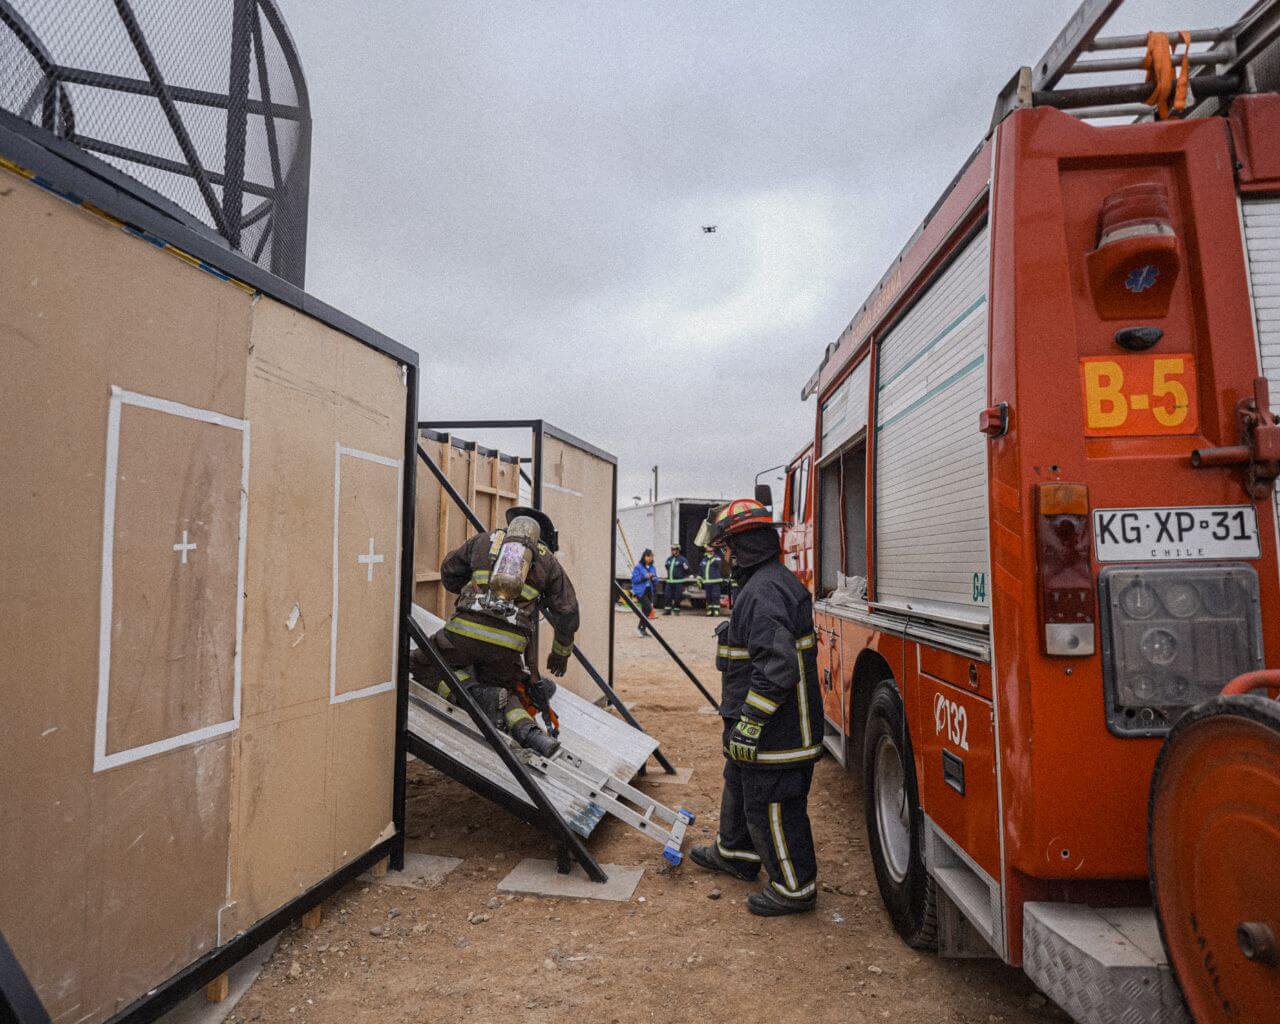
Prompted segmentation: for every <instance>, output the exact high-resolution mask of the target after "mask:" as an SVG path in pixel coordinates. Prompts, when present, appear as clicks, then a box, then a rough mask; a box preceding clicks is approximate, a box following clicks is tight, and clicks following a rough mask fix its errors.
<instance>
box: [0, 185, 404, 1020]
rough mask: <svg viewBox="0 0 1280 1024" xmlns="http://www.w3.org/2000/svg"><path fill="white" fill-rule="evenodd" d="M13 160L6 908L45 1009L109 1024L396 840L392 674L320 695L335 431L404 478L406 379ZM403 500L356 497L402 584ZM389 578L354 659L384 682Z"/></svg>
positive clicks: (5, 257) (4, 212)
mask: <svg viewBox="0 0 1280 1024" xmlns="http://www.w3.org/2000/svg"><path fill="white" fill-rule="evenodd" d="M0 177H2V179H3V180H2V181H0V184H2V185H3V187H0V236H3V237H5V238H6V239H16V240H21V242H20V244H12V245H6V246H3V247H0V357H2V359H3V365H4V369H5V374H4V376H3V379H0V388H3V391H4V398H5V407H6V415H5V417H4V418H3V421H2V422H3V426H2V427H0V430H2V431H3V434H2V435H0V493H2V494H4V495H5V498H6V499H7V500H8V501H9V502H10V504H8V505H6V515H5V529H4V530H3V531H0V566H3V577H2V579H3V587H0V619H2V620H3V621H4V623H5V629H4V630H3V631H0V706H3V707H4V709H5V710H4V715H3V722H4V726H3V732H2V738H3V742H2V743H0V865H3V884H2V885H0V928H2V929H3V931H4V933H5V936H6V938H7V939H8V940H9V941H10V943H11V944H12V945H13V947H14V949H15V952H16V953H17V955H18V957H19V959H20V961H21V962H22V963H23V964H24V966H25V967H26V969H27V970H28V972H29V973H30V975H31V978H32V981H33V982H34V984H35V985H36V988H37V991H38V992H39V994H40V996H41V998H42V1000H43V1001H44V1002H45V1004H46V1006H47V1007H48V1008H49V1010H50V1012H51V1013H52V1015H53V1017H54V1019H55V1021H58V1022H63V1021H75V1022H77V1024H97V1022H100V1021H103V1020H105V1019H106V1018H107V1017H108V1016H110V1015H111V1014H113V1013H115V1012H116V1011H118V1010H119V1009H121V1008H122V1007H124V1006H126V1005H128V1004H130V1003H132V1002H134V1001H135V1000H137V999H138V998H140V997H142V996H144V995H145V994H146V993H147V992H148V991H150V990H151V989H153V988H154V987H156V986H157V985H159V984H161V983H163V982H164V981H166V980H167V979H169V978H170V977H172V976H173V975H174V974H176V973H178V972H179V971H181V970H182V969H183V968H185V967H186V966H187V965H188V964H189V963H190V962H191V961H193V960H194V959H196V958H198V957H199V956H200V955H202V954H203V953H205V952H207V951H208V950H210V949H212V948H214V946H216V945H217V944H219V943H220V942H225V941H226V940H228V939H229V938H230V937H231V936H232V935H234V934H235V933H236V932H237V931H240V930H242V929H244V928H246V927H248V926H250V925H252V924H253V923H254V922H255V921H257V920H259V919H260V918H261V917H262V916H264V915H265V914H268V913H271V912H272V911H274V910H276V909H277V908H278V907H279V906H280V905H282V904H283V903H284V902H286V901H287V900H289V899H291V898H293V897H295V896H296V895H298V893H299V892H301V891H303V890H305V889H308V888H310V887H311V886H314V885H315V884H317V883H318V882H320V881H321V880H323V879H324V878H325V877H327V876H328V875H330V874H331V873H332V872H333V871H335V870H336V869H338V868H339V867H341V866H343V865H344V864H346V863H348V862H350V861H351V860H352V859H353V858H354V857H356V856H358V855H360V854H361V853H363V852H365V851H366V850H368V849H369V847H370V846H372V845H373V844H374V843H376V842H377V841H378V839H379V838H381V837H383V836H385V835H387V834H388V833H389V830H390V827H391V790H392V780H393V767H394V765H393V750H394V743H395V735H394V709H395V704H394V702H395V694H394V692H392V691H390V690H385V691H383V692H379V693H377V694H375V695H372V696H367V697H365V696H357V697H353V698H352V699H350V700H348V701H346V702H345V703H333V702H332V701H331V695H330V667H331V660H332V655H333V645H332V630H331V624H332V623H331V612H332V598H333V580H334V565H335V563H334V556H333V551H334V522H335V516H334V513H335V501H334V483H335V467H336V450H337V447H338V446H339V445H348V446H350V447H352V448H356V449H359V450H362V451H367V452H371V453H374V454H376V455H377V456H378V457H379V458H382V459H386V460H391V461H393V462H395V463H396V464H397V468H395V469H394V470H392V473H393V475H396V474H398V473H399V472H400V469H399V468H398V462H399V460H400V459H401V457H402V448H403V436H404V417H405V410H406V398H407V389H406V384H405V378H404V375H403V373H402V371H401V368H400V367H399V366H398V364H396V363H395V362H394V361H393V360H391V359H389V358H387V357H385V356H383V355H381V354H378V353H376V352H373V351H372V350H370V349H368V348H367V347H365V346H363V345H361V344H360V343H358V342H356V341H355V340H354V339H352V338H350V337H348V336H346V335H342V334H340V333H338V332H336V331H334V330H332V329H331V328H329V327H328V326H326V325H324V324H322V323H320V322H319V321H315V320H313V319H311V318H309V317H307V316H305V315H303V314H301V313H299V312H297V311H296V310H293V309H291V308H288V307H285V306H283V305H281V304H279V303H277V302H274V301H272V300H270V299H266V298H263V297H261V296H256V295H253V294H251V293H250V292H249V291H248V290H247V289H245V288H243V287H240V286H238V285H236V284H235V283H233V282H227V281H224V280H220V279H218V278H217V277H215V276H213V275H211V274H208V273H205V272H203V271H201V270H199V269H197V268H195V267H193V266H192V265H191V264H189V263H187V262H184V261H182V260H179V259H176V258H174V256H173V255H172V254H171V253H166V252H164V251H162V250H161V249H159V248H157V247H155V246H153V245H151V244H149V243H147V242H145V241H143V240H141V239H139V238H137V237H133V236H131V235H129V234H127V233H126V232H124V231H123V230H121V229H120V227H119V226H118V225H115V224H112V223H109V222H107V221H106V220H104V219H102V218H100V217H97V216H94V215H92V214H90V213H88V212H86V211H85V210H83V209H81V208H77V207H75V206H73V205H71V204H69V203H67V202H65V201H63V200H62V199H60V198H57V197H55V196H53V195H50V194H49V193H46V192H44V191H42V190H40V189H39V188H37V187H36V186H34V185H33V184H31V183H29V182H26V181H24V180H23V179H20V178H18V177H16V176H12V175H9V174H8V172H4V171H0ZM113 387H114V388H116V389H117V390H116V391H115V392H114V393H113V390H112V389H113ZM113 420H114V421H115V422H116V423H117V427H116V428H114V429H115V430H116V433H115V435H114V437H115V440H114V441H112V440H111V438H112V436H113V435H112V430H113V427H112V423H113ZM217 424H222V425H221V426H217ZM246 437H247V439H248V445H247V455H246V451H245V445H244V439H245V438H246ZM113 444H114V446H115V447H114V451H115V452H116V456H115V457H114V458H113V457H112V456H111V454H110V453H111V452H112V451H113ZM246 458H247V464H248V476H247V487H246V486H245V478H244V477H243V469H244V465H245V460H246ZM380 468H381V465H380ZM109 480H110V481H113V482H114V483H113V487H114V490H113V489H112V488H108V486H107V482H108V481H109ZM382 483H383V484H385V480H383V481H382ZM246 490H247V499H245V498H244V497H243V493H244V492H245V491H246ZM395 493H396V487H395V485H394V484H392V485H391V486H390V487H389V488H388V487H386V486H382V485H381V484H380V485H379V486H378V487H375V488H370V489H366V491H365V497H366V498H367V500H368V501H369V502H370V503H372V507H371V508H369V509H363V510H360V511H359V515H358V516H357V518H362V519H363V520H368V521H372V520H373V519H377V518H380V517H381V518H383V519H387V520H388V523H387V525H385V527H384V528H383V529H384V535H383V536H382V537H380V539H379V545H380V547H379V553H383V552H385V559H384V561H383V562H381V563H378V566H377V568H378V569H379V570H380V571H384V572H386V573H387V574H388V575H391V574H393V573H394V572H395V571H397V570H398V567H399V539H398V533H397V531H398V528H399V527H398V523H399V514H400V508H399V503H398V501H396V500H395ZM112 502H114V506H113V505H112ZM242 507H243V509H244V512H245V515H244V517H243V525H242V516H241V508H242ZM112 509H114V511H112ZM104 538H105V543H104ZM365 539H366V541H367V537H366V538H365ZM240 548H243V552H244V554H243V559H244V575H243V580H242V579H241V577H240V567H239V554H238V551H239V549H240ZM347 554H348V553H347V552H345V551H341V550H340V555H341V556H342V557H343V558H345V557H346V555H347ZM350 554H351V555H352V557H353V558H354V555H355V552H350ZM104 582H109V583H111V586H110V587H104ZM384 589H385V594H384V598H385V599H384V601H383V603H384V604H385V608H381V609H379V607H378V606H377V602H374V603H372V604H370V605H369V606H368V608H367V609H365V611H364V613H363V614H362V615H360V616H356V617H355V618H354V619H353V620H352V624H353V626H354V627H355V628H356V636H357V639H356V641H354V642H353V645H352V646H351V648H350V650H347V651H344V655H343V656H344V658H346V659H347V661H348V663H349V665H350V666H351V668H350V670H351V672H352V673H353V675H356V676H361V675H365V674H372V675H373V676H376V677H377V678H378V679H379V680H382V679H386V680H388V681H389V680H390V679H393V678H394V672H395V667H394V657H393V653H392V644H391V636H392V634H393V631H394V629H395V627H394V622H393V620H394V614H395V594H394V587H393V586H389V587H386V588H384ZM239 593H243V609H242V612H241V610H240V608H239ZM100 612H105V614H100ZM241 614H242V616H243V621H242V628H237V627H236V618H237V616H239V615H241ZM100 626H101V627H103V628H100ZM374 626H377V627H378V628H380V629H382V630H383V631H384V632H385V638H384V640H380V641H379V643H378V644H377V648H376V651H375V650H374V649H373V647H370V648H369V650H368V651H367V652H366V651H364V649H363V648H362V647H361V646H360V643H359V638H360V637H362V636H363V634H364V632H367V631H368V630H369V629H372V628H373V627H374ZM237 638H238V644H239V649H238V660H237V657H236V655H237ZM100 664H101V665H105V666H106V668H107V671H106V672H105V673H103V672H101V671H100ZM237 664H238V668H239V673H238V679H239V688H238V691H237V688H236V684H235V679H236V678H237V676H236V673H235V671H234V666H235V665H237ZM100 684H103V685H100ZM100 690H101V692H102V694H105V698H106V699H105V702H103V701H101V700H100ZM237 692H238V693H239V697H240V700H239V704H238V706H237V702H236V693H237ZM237 707H238V710H239V718H238V719H237V718H236V711H237ZM100 708H101V709H102V714H99V709H100Z"/></svg>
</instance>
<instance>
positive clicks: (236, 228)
mask: <svg viewBox="0 0 1280 1024" xmlns="http://www.w3.org/2000/svg"><path fill="white" fill-rule="evenodd" d="M257 20H258V8H257V4H256V2H255V0H232V4H231V66H230V69H229V71H230V73H229V77H228V79H227V82H228V89H227V134H226V146H225V148H224V156H223V162H222V170H223V174H224V175H225V179H226V180H225V183H224V185H223V188H222V215H223V217H225V218H226V221H227V241H228V242H230V243H231V245H232V247H233V248H236V249H239V248H240V221H241V218H242V217H243V215H244V209H243V203H244V150H245V142H246V139H247V137H248V134H249V114H248V112H247V111H246V109H245V107H246V104H247V103H248V100H249V45H250V40H251V38H252V26H251V25H250V22H251V21H253V22H256V21H257Z"/></svg>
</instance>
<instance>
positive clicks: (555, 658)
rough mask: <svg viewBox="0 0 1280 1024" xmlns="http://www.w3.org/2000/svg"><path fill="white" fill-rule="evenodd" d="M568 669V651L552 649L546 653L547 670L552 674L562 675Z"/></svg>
mask: <svg viewBox="0 0 1280 1024" xmlns="http://www.w3.org/2000/svg"><path fill="white" fill-rule="evenodd" d="M568 669H569V655H568V653H567V652H566V653H564V654H561V653H560V652H559V651H552V652H551V653H550V654H548V655H547V671H548V672H550V673H551V674H552V675H553V676H562V675H564V674H565V672H566V671H568Z"/></svg>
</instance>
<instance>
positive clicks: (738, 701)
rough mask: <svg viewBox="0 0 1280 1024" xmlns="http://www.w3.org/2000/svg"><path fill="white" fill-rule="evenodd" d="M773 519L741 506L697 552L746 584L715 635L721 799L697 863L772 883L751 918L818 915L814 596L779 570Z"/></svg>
mask: <svg viewBox="0 0 1280 1024" xmlns="http://www.w3.org/2000/svg"><path fill="white" fill-rule="evenodd" d="M779 525H780V524H778V523H774V522H773V521H772V516H771V515H770V514H769V510H768V509H767V508H765V507H764V506H763V505H761V504H760V503H759V502H758V501H754V500H752V499H750V498H742V499H738V500H737V501H731V502H729V503H728V504H727V505H723V506H721V507H719V508H717V509H713V510H712V512H711V515H710V516H709V517H708V520H707V523H706V524H705V526H704V528H703V530H702V531H700V533H699V539H698V541H697V543H698V544H699V545H701V546H703V547H707V546H710V547H711V548H715V549H718V550H720V551H722V552H723V553H724V555H725V558H726V561H727V562H728V563H729V566H730V571H731V572H732V574H733V578H734V579H735V580H736V581H737V582H738V583H739V584H740V590H739V591H738V597H737V600H736V601H735V602H734V605H733V614H732V615H731V616H730V618H729V621H728V622H724V623H721V624H720V625H719V626H717V627H716V637H717V647H716V667H717V668H719V669H720V671H721V676H720V680H721V682H720V686H721V697H720V717H721V718H722V719H723V720H724V733H723V743H724V755H725V766H724V793H723V796H722V797H721V800H720V829H719V831H718V832H717V834H716V838H715V842H714V843H711V844H709V845H706V846H695V847H694V848H693V849H692V850H690V851H689V856H690V858H691V859H692V860H693V862H694V863H695V864H697V865H699V866H700V867H703V868H706V869H707V870H708V871H718V872H722V873H724V874H727V875H730V876H732V877H734V878H739V879H742V880H744V881H751V880H753V879H755V878H756V876H757V875H758V874H759V872H760V868H761V866H762V865H763V867H764V869H765V873H766V875H767V876H768V884H767V885H766V886H765V887H764V888H763V889H762V890H760V891H759V892H755V893H752V894H751V895H750V896H749V897H748V898H747V909H748V910H749V911H751V913H753V914H759V915H761V916H766V917H776V916H779V915H782V914H796V913H802V912H805V911H810V910H813V908H814V906H815V904H816V902H817V891H818V862H817V855H816V852H815V850H814V845H813V831H812V829H811V828H810V825H809V811H808V801H809V787H810V785H811V784H812V782H813V766H814V763H815V762H817V761H818V759H819V758H821V757H822V696H821V694H820V692H819V690H818V662H817V638H816V636H815V634H814V629H813V601H812V598H811V597H810V595H809V591H808V589H807V588H806V587H805V586H804V585H803V584H801V583H800V581H799V580H797V579H796V577H795V575H794V574H793V573H791V572H790V571H788V570H787V568H786V567H785V566H783V564H782V562H781V560H780V555H781V547H780V545H779V542H778V533H777V527H778V526H779Z"/></svg>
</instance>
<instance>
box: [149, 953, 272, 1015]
mask: <svg viewBox="0 0 1280 1024" xmlns="http://www.w3.org/2000/svg"><path fill="white" fill-rule="evenodd" d="M279 941H280V936H279V935H273V936H272V937H271V938H269V939H268V940H267V941H266V942H264V943H263V944H262V945H261V946H259V947H258V948H257V949H255V950H254V951H253V952H252V953H250V954H249V955H248V956H247V957H245V958H244V959H243V960H241V961H240V962H239V963H238V964H236V965H235V966H234V967H232V968H231V969H230V970H229V971H227V998H226V999H222V1000H219V1001H218V1002H216V1003H211V1002H209V1000H208V999H206V998H205V995H204V989H200V990H199V991H198V992H193V993H192V994H191V995H189V996H187V998H186V999H184V1000H183V1001H182V1002H180V1003H179V1004H178V1005H177V1006H175V1007H174V1008H173V1009H172V1010H170V1011H169V1012H168V1013H166V1014H165V1015H164V1016H163V1017H161V1018H159V1024H222V1022H223V1021H224V1020H226V1019H227V1015H228V1014H230V1013H231V1011H232V1010H233V1009H235V1005H236V1003H238V1002H240V999H241V998H242V997H243V996H244V994H245V993H246V992H248V991H249V986H250V985H252V984H253V983H254V982H255V981H257V980H258V975H259V974H261V973H262V968H263V965H264V964H266V962H267V959H268V958H269V957H270V956H271V954H272V953H274V952H275V948H276V943H277V942H279Z"/></svg>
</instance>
